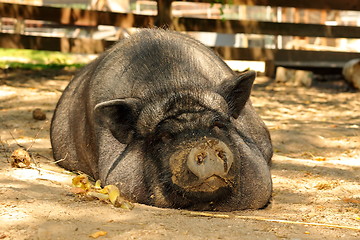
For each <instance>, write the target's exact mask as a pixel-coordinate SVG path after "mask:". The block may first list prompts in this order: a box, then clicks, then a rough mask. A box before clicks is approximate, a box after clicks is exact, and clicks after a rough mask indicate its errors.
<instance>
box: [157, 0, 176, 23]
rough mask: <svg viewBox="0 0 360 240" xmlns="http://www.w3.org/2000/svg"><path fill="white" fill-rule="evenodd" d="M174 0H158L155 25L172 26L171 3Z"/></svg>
mask: <svg viewBox="0 0 360 240" xmlns="http://www.w3.org/2000/svg"><path fill="white" fill-rule="evenodd" d="M173 1H174V0H157V9H158V14H157V17H156V21H155V25H156V26H157V27H161V28H171V27H172V25H173V22H172V13H171V4H172V2H173Z"/></svg>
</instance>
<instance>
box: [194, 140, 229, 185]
mask: <svg viewBox="0 0 360 240" xmlns="http://www.w3.org/2000/svg"><path fill="white" fill-rule="evenodd" d="M233 159H234V156H233V154H232V152H231V151H230V149H229V148H228V147H227V146H226V144H225V143H224V142H222V141H219V140H216V139H215V140H214V139H209V138H207V139H204V140H203V141H201V142H199V143H198V144H197V145H196V146H195V147H194V148H192V149H191V151H190V153H189V155H188V159H187V167H188V168H189V170H190V171H191V172H192V173H193V174H195V175H196V176H197V177H198V178H199V179H201V180H205V179H207V178H209V177H211V176H213V175H216V176H220V177H224V176H226V175H227V173H228V172H229V170H230V168H231V165H232V163H233Z"/></svg>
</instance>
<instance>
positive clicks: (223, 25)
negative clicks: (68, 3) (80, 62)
mask: <svg viewBox="0 0 360 240" xmlns="http://www.w3.org/2000/svg"><path fill="white" fill-rule="evenodd" d="M158 2H159V3H163V4H160V5H159V8H158V9H159V14H158V16H159V17H158V18H157V17H156V16H150V15H137V14H133V13H113V12H104V11H94V10H83V9H71V8H56V7H46V6H30V5H20V4H10V3H0V16H1V18H6V19H16V21H17V22H18V23H19V24H24V21H25V22H26V21H27V20H40V21H44V22H43V23H42V24H48V25H49V26H52V27H53V28H69V27H72V28H78V29H81V30H84V31H89V32H91V31H93V30H94V29H96V28H97V26H99V25H111V26H116V27H120V28H143V27H153V26H155V25H158V26H163V25H169V26H171V27H172V28H174V29H175V30H179V31H187V32H192V31H195V32H217V33H226V34H236V33H244V34H261V35H274V36H280V35H281V36H297V37H326V38H330V39H336V38H347V39H360V27H356V26H329V25H324V24H307V23H289V22H275V21H255V20H221V19H199V18H188V17H172V16H171V11H170V10H171V5H170V4H169V3H171V2H172V1H169V0H166V1H165V0H159V1H158ZM191 2H207V3H208V2H209V1H208V0H192V1H191ZM232 2H233V3H234V4H245V5H252V6H253V5H256V6H270V7H293V8H309V9H324V10H329V9H331V10H334V9H335V10H352V11H360V4H358V0H342V1H338V0H317V1H288V0H233V1H232ZM89 36H91V34H90V35H89ZM111 44H113V41H108V40H104V39H100V40H96V39H93V38H91V37H89V38H79V37H44V36H31V35H28V34H25V33H24V31H23V30H22V28H21V27H18V28H17V30H16V31H15V32H14V33H5V32H0V47H2V48H27V49H39V50H52V51H62V52H77V53H100V52H102V51H104V50H105V49H106V48H107V47H109V46H110V45H111ZM215 50H216V51H217V52H218V53H219V54H220V55H221V56H222V57H223V58H224V59H227V60H255V61H265V62H267V63H268V66H270V69H272V67H274V66H278V65H280V66H292V67H342V66H343V65H344V63H345V62H347V61H349V60H350V59H353V58H360V53H359V52H341V51H328V50H325V51H315V50H294V49H276V48H275V49H272V48H265V47H249V48H234V47H221V46H220V47H218V46H215Z"/></svg>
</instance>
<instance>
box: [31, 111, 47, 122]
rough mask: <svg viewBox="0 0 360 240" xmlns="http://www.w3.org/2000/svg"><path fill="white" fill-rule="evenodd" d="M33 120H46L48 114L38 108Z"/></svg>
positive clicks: (34, 112)
mask: <svg viewBox="0 0 360 240" xmlns="http://www.w3.org/2000/svg"><path fill="white" fill-rule="evenodd" d="M33 118H34V119H35V120H41V121H43V120H46V114H45V113H44V112H43V111H42V110H41V109H40V108H36V109H35V110H34V111H33Z"/></svg>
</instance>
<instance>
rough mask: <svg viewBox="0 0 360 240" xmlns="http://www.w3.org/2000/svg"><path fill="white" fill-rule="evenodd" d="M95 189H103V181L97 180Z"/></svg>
mask: <svg viewBox="0 0 360 240" xmlns="http://www.w3.org/2000/svg"><path fill="white" fill-rule="evenodd" d="M94 188H95V189H101V181H100V180H97V181H96V183H95V185H94Z"/></svg>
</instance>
